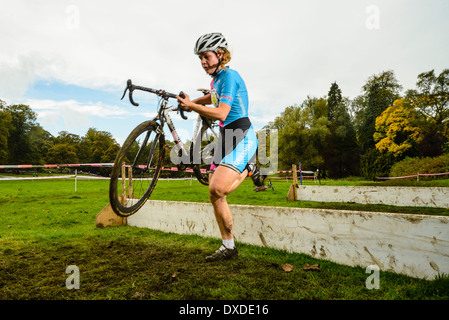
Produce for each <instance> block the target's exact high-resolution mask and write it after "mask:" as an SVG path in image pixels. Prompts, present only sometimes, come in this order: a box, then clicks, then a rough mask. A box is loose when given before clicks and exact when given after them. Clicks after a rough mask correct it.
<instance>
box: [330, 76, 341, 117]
mask: <svg viewBox="0 0 449 320" xmlns="http://www.w3.org/2000/svg"><path fill="white" fill-rule="evenodd" d="M327 96H328V98H327V105H328V109H329V115H328V120H329V121H334V120H335V112H336V109H337V108H338V107H339V106H340V104H341V102H342V100H343V98H342V96H341V90H340V88H339V87H338V84H337V82H334V83H332V85H331V88H330V89H329V93H328V94H327Z"/></svg>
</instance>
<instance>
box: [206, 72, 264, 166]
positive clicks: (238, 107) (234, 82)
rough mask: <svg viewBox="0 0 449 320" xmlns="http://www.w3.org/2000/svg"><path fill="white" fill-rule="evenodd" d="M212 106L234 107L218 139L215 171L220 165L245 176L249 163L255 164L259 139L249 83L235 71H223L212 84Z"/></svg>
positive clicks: (214, 163) (213, 164) (223, 124)
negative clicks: (252, 116)
mask: <svg viewBox="0 0 449 320" xmlns="http://www.w3.org/2000/svg"><path fill="white" fill-rule="evenodd" d="M211 86H212V92H211V93H212V96H211V98H212V102H213V104H214V105H215V106H216V107H218V104H219V103H220V102H224V103H226V104H228V105H230V106H231V110H230V111H229V113H228V115H227V117H226V119H225V121H224V122H223V123H221V124H220V125H221V126H222V130H221V131H220V137H219V139H218V145H219V147H218V149H217V150H216V151H215V154H214V159H213V162H212V164H211V170H214V169H215V168H216V167H217V166H218V165H223V166H226V167H229V168H231V169H233V170H235V171H237V172H239V173H242V172H243V171H244V170H245V169H246V166H247V164H248V163H253V162H255V158H256V152H257V146H258V141H257V136H256V133H255V132H254V128H253V126H252V125H251V122H250V120H249V118H248V91H247V90H246V85H245V82H243V79H242V77H240V75H239V74H238V72H237V71H235V70H230V69H222V70H220V71H219V72H218V74H217V75H216V76H215V78H214V80H213V82H212V84H211Z"/></svg>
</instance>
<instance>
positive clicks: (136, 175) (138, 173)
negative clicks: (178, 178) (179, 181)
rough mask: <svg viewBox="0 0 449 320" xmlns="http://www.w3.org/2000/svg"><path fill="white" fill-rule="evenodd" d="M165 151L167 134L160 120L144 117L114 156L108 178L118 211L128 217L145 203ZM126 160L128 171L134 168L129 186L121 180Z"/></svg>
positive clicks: (157, 174)
mask: <svg viewBox="0 0 449 320" xmlns="http://www.w3.org/2000/svg"><path fill="white" fill-rule="evenodd" d="M142 138H143V141H142V140H141V139H142ZM164 154H165V136H164V134H163V132H162V130H160V125H159V124H158V123H157V122H155V121H145V122H143V123H141V124H140V125H138V126H137V127H136V128H135V129H134V130H133V131H132V132H131V133H130V134H129V136H128V137H127V138H126V140H125V142H124V143H123V146H122V147H121V148H120V151H119V152H118V154H117V156H116V158H115V161H114V166H113V168H112V173H111V179H110V182H109V201H110V204H111V207H112V209H113V210H114V212H115V213H116V214H117V215H119V216H121V217H128V216H130V215H132V214H134V213H136V212H137V211H138V210H139V209H140V208H141V207H142V206H143V205H144V204H145V202H146V201H147V199H148V198H149V197H150V195H151V193H152V192H153V190H154V188H155V186H156V183H157V180H158V179H159V175H160V172H161V169H162V159H163V158H164ZM155 156H156V157H155ZM153 158H154V159H153ZM130 159H131V160H130ZM123 164H125V166H126V167H127V168H128V169H127V171H128V172H129V170H130V169H129V168H132V170H131V173H132V176H133V179H132V188H131V187H130V185H129V179H128V188H127V187H126V184H125V185H124V186H123V181H122V183H119V180H120V179H121V177H122V166H123ZM128 178H129V177H128ZM131 189H132V190H131ZM123 194H125V198H123ZM126 194H128V197H126Z"/></svg>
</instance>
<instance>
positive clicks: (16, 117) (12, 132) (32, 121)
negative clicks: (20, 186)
mask: <svg viewBox="0 0 449 320" xmlns="http://www.w3.org/2000/svg"><path fill="white" fill-rule="evenodd" d="M2 109H3V112H6V113H9V115H10V119H11V120H10V124H9V137H8V148H7V149H8V150H7V151H8V157H7V161H8V162H9V163H11V164H23V163H28V162H30V161H31V162H32V147H31V142H30V139H29V138H30V137H29V135H30V132H31V129H32V128H33V127H34V126H36V113H35V112H34V111H33V110H31V108H30V107H29V106H27V105H23V104H19V105H11V106H6V107H4V106H2Z"/></svg>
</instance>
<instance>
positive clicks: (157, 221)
mask: <svg viewBox="0 0 449 320" xmlns="http://www.w3.org/2000/svg"><path fill="white" fill-rule="evenodd" d="M230 207H231V211H232V214H233V217H234V234H235V237H236V240H237V241H239V242H243V243H249V244H254V245H261V246H267V247H272V248H277V249H283V250H287V251H290V252H299V253H306V254H309V255H312V256H314V257H317V258H323V259H327V260H331V261H335V262H337V263H341V264H345V265H350V266H357V265H358V266H362V267H364V268H366V267H367V266H369V265H373V264H375V265H377V266H379V268H380V270H381V271H386V270H389V271H394V272H397V273H403V274H407V275H409V276H412V277H419V278H428V279H433V278H434V277H435V276H436V275H438V274H442V273H444V274H449V217H442V216H424V215H406V214H394V213H375V212H356V211H344V210H341V211H339V210H323V209H307V208H284V207H265V206H246V205H230ZM127 220H128V221H127V223H128V225H131V226H136V227H143V228H151V229H157V230H162V231H165V232H175V233H180V234H198V235H202V236H209V237H218V236H219V234H220V233H219V231H218V227H217V225H216V221H215V217H214V213H213V209H212V206H211V205H210V204H208V203H193V202H175V201H154V200H153V201H147V203H146V204H145V205H144V206H143V208H142V209H141V210H140V211H138V212H137V213H135V214H134V215H132V216H130V217H128V219H127Z"/></svg>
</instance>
